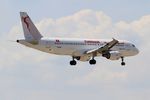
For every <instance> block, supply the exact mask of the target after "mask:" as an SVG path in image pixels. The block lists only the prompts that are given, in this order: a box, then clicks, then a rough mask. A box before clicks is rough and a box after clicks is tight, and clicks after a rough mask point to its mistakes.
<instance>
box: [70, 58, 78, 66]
mask: <svg viewBox="0 0 150 100" xmlns="http://www.w3.org/2000/svg"><path fill="white" fill-rule="evenodd" d="M76 64H77V62H76V61H75V60H74V57H72V60H71V61H70V65H76Z"/></svg>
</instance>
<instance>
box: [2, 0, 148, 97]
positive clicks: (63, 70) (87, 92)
mask: <svg viewBox="0 0 150 100" xmlns="http://www.w3.org/2000/svg"><path fill="white" fill-rule="evenodd" d="M19 11H27V12H28V14H29V15H30V17H31V18H32V19H33V21H34V22H35V23H36V25H37V27H38V29H39V30H40V32H41V33H42V34H43V35H44V36H50V37H56V36H58V37H66V36H67V37H69V38H73V37H75V38H112V37H114V38H117V39H126V40H129V41H132V42H133V43H134V44H136V46H137V47H138V48H139V49H140V54H139V55H137V56H135V57H131V58H126V59H125V61H126V63H127V65H126V67H124V68H122V67H121V66H120V60H119V61H109V60H107V59H105V58H102V57H100V58H96V59H97V65H95V66H90V65H89V64H88V63H84V62H78V65H77V66H76V67H71V66H70V65H69V61H70V59H71V57H69V56H68V57H66V56H56V55H51V54H47V53H43V52H40V51H37V50H33V49H30V48H27V47H24V46H22V45H19V44H16V43H15V42H9V41H8V40H16V39H18V38H22V37H23V33H22V27H21V24H20V17H19ZM0 12H1V17H0V27H1V28H0V39H1V42H0V45H1V46H0V56H1V58H0V99H1V100H41V99H45V100H70V99H72V100H77V99H78V100H81V99H84V100H85V99H86V100H91V99H95V100H100V99H103V100H108V99H111V100H135V99H136V100H142V99H144V100H149V98H150V96H149V93H150V86H149V84H150V78H149V76H150V74H149V70H150V68H149V64H150V63H149V59H150V56H149V51H150V40H149V36H150V35H149V33H150V28H149V27H150V1H148V0H142V1H139V0H111V1H108V0H44V1H43V0H38V1H37V0H32V1H30V0H24V1H21V0H13V1H12V0H1V4H0Z"/></svg>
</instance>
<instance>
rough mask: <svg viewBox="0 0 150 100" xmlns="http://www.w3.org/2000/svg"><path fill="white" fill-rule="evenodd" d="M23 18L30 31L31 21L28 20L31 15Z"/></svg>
mask: <svg viewBox="0 0 150 100" xmlns="http://www.w3.org/2000/svg"><path fill="white" fill-rule="evenodd" d="M22 20H23V22H24V23H25V24H26V26H27V29H28V30H29V31H30V28H29V22H28V20H29V16H26V17H22Z"/></svg>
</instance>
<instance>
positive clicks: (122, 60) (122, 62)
mask: <svg viewBox="0 0 150 100" xmlns="http://www.w3.org/2000/svg"><path fill="white" fill-rule="evenodd" d="M121 65H122V66H125V65H126V63H125V62H124V57H121Z"/></svg>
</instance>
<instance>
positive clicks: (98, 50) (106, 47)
mask: <svg viewBox="0 0 150 100" xmlns="http://www.w3.org/2000/svg"><path fill="white" fill-rule="evenodd" d="M117 43H118V40H116V39H114V38H113V40H112V41H110V42H108V43H107V44H105V45H104V46H102V47H99V48H96V49H92V50H89V51H87V52H86V54H91V53H93V54H95V53H96V54H97V53H101V54H102V53H103V52H106V51H109V50H110V49H111V48H112V47H113V46H115V45H116V44H117Z"/></svg>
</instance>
